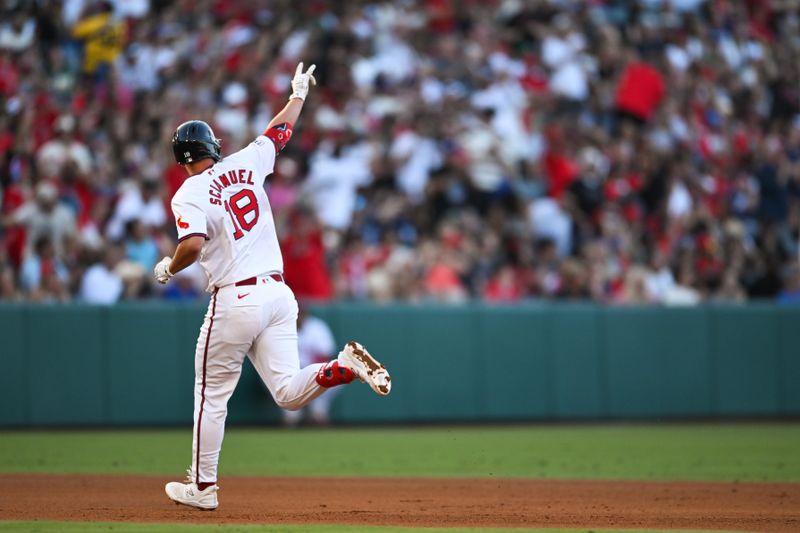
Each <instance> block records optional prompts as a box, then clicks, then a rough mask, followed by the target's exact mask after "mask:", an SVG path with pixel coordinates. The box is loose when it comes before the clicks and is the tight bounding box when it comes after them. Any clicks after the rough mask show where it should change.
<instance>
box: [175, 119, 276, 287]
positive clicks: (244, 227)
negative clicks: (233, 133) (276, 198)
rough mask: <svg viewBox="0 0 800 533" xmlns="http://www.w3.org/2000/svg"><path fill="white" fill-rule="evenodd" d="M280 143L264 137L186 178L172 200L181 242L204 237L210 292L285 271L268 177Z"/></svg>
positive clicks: (203, 263)
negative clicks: (268, 190)
mask: <svg viewBox="0 0 800 533" xmlns="http://www.w3.org/2000/svg"><path fill="white" fill-rule="evenodd" d="M275 156H276V150H275V144H273V142H272V140H270V139H269V138H268V137H265V136H263V135H260V136H258V137H257V138H256V140H255V141H253V142H252V143H250V144H249V145H248V146H247V147H246V148H244V149H242V150H240V151H238V152H236V153H234V154H231V155H229V156H228V157H226V158H224V159H223V160H221V161H219V162H218V163H216V164H215V165H214V166H212V167H211V168H209V169H207V170H204V171H203V172H202V173H200V174H196V175H194V176H191V177H189V178H187V179H186V181H184V182H183V185H181V187H180V189H178V192H176V193H175V196H174V197H173V198H172V212H173V214H174V215H175V222H176V224H177V226H178V240H179V241H182V240H183V239H186V238H188V237H192V236H203V237H205V238H206V242H205V244H204V245H203V248H202V250H201V251H200V265H201V266H202V267H203V270H205V272H206V275H207V276H208V289H207V290H208V291H209V292H213V290H214V288H215V287H223V286H225V285H230V284H231V283H235V282H237V281H241V280H244V279H247V278H251V277H253V276H258V275H259V274H265V273H267V272H281V273H282V272H283V257H282V256H281V250H280V247H279V246H278V236H277V234H276V233H275V221H274V220H273V218H272V209H271V208H270V205H269V199H268V198H267V193H266V191H265V190H264V179H265V178H266V177H267V176H268V175H269V174H271V173H272V170H273V167H274V166H275Z"/></svg>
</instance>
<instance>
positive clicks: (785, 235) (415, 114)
mask: <svg viewBox="0 0 800 533" xmlns="http://www.w3.org/2000/svg"><path fill="white" fill-rule="evenodd" d="M0 13H2V17H0V21H1V22H0V191H1V192H2V208H1V210H0V300H6V301H9V300H11V301H13V300H36V301H66V300H82V301H87V302H95V303H112V302H115V301H118V300H120V299H136V298H168V299H194V298H198V297H200V296H201V294H202V293H203V290H204V288H205V283H204V280H203V279H202V274H201V273H200V272H199V271H198V270H199V269H197V268H193V269H190V270H188V271H187V272H186V273H185V274H183V273H182V274H181V275H180V276H178V277H177V278H176V279H175V280H174V281H175V282H174V283H170V284H169V285H167V287H166V289H163V288H161V287H157V286H156V285H155V284H154V283H153V282H152V275H151V272H152V268H153V265H154V264H155V263H156V262H157V261H158V259H160V257H161V256H163V255H170V254H171V253H172V251H173V250H174V246H175V229H174V220H173V218H172V214H171V213H170V210H169V199H170V198H171V197H172V195H173V193H174V192H175V191H176V190H177V188H178V187H179V186H180V184H181V182H182V180H183V178H184V176H185V174H184V172H183V170H182V169H181V168H180V167H178V166H177V165H176V164H175V163H174V161H173V159H172V156H171V150H170V146H169V141H170V138H171V134H172V132H173V131H174V128H175V127H176V125H177V124H179V123H181V122H183V121H185V120H188V119H190V118H199V119H203V120H206V121H208V122H209V123H210V124H212V126H213V127H214V128H215V132H216V133H217V135H218V136H219V137H222V139H223V150H224V151H225V152H228V153H229V152H231V151H234V150H237V149H239V148H241V147H243V146H245V145H246V144H247V143H248V142H249V141H250V140H251V139H252V138H253V137H254V136H255V135H258V134H259V133H260V132H261V131H262V130H263V128H264V127H265V125H266V124H267V122H268V121H269V119H270V118H271V116H272V115H273V114H274V113H275V112H277V111H278V110H279V109H280V107H282V105H283V104H284V102H285V101H286V99H287V97H288V94H289V92H290V88H289V81H290V76H291V73H292V72H293V71H294V67H295V65H296V64H297V62H298V61H304V62H305V63H306V65H309V64H311V63H315V64H316V65H317V71H316V75H317V80H318V82H319V84H318V86H317V88H316V89H315V90H313V91H312V94H311V96H310V97H309V99H308V100H307V103H306V106H305V109H304V112H303V115H302V117H301V119H300V122H299V124H298V125H297V126H296V128H295V137H294V138H293V140H292V141H291V143H290V144H289V145H288V147H287V148H286V150H285V151H284V152H283V153H282V154H281V155H280V156H279V158H278V161H277V164H276V169H275V174H274V175H273V176H271V177H270V178H269V180H268V194H269V196H270V199H271V203H272V207H273V211H274V214H275V217H276V222H277V224H278V228H279V234H280V238H281V246H282V249H283V253H284V261H285V271H286V277H287V281H288V283H289V284H290V285H291V286H292V287H293V289H294V290H295V292H296V293H297V295H298V297H301V298H305V299H318V300H329V299H370V300H376V301H398V300H399V301H445V302H459V301H465V300H468V299H473V298H474V299H482V300H485V301H491V302H515V301H521V300H531V299H579V300H593V301H596V302H601V303H610V304H617V303H619V304H639V303H661V304H667V305H672V304H674V305H691V304H695V303H699V302H705V301H714V302H717V301H719V302H742V301H745V300H750V299H758V298H766V299H772V300H778V301H781V302H785V303H792V302H793V303H800V266H799V264H798V256H799V255H800V250H799V249H798V248H799V242H800V83H798V80H800V61H799V60H798V58H799V57H800V3H798V2H795V1H791V0H772V1H769V0H763V1H759V0H750V1H747V0H745V1H733V0H718V1H703V0H671V1H670V0H639V1H635V0H633V1H620V0H616V1H615V0H605V1H604V0H587V1H576V0H573V1H570V0H560V1H559V0H551V1H546V0H541V1H536V0H527V1H526V0H394V1H379V0H348V1H347V2H325V1H322V0H305V1H289V0H275V1H257V0H174V1H149V0H116V1H105V2H97V1H92V0H61V1H58V0H28V1H14V0H3V1H0Z"/></svg>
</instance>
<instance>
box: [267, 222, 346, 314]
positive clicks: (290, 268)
mask: <svg viewBox="0 0 800 533" xmlns="http://www.w3.org/2000/svg"><path fill="white" fill-rule="evenodd" d="M290 220H291V223H290V225H289V227H290V228H291V231H289V232H288V233H287V234H286V236H284V238H283V239H281V243H280V245H281V253H282V254H283V268H284V278H285V279H286V284H287V285H289V287H291V289H292V291H294V293H295V294H296V295H297V298H298V299H306V300H316V301H324V300H329V299H330V298H331V296H332V295H333V288H332V285H331V278H330V274H329V273H328V268H327V266H326V264H325V246H324V245H323V243H322V230H321V228H320V227H319V224H318V223H317V222H316V220H315V219H314V217H313V215H312V214H310V213H306V212H302V211H296V212H295V213H293V214H292V215H291V216H290Z"/></svg>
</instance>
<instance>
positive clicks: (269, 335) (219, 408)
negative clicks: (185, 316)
mask: <svg viewBox="0 0 800 533" xmlns="http://www.w3.org/2000/svg"><path fill="white" fill-rule="evenodd" d="M245 356H247V357H249V358H250V361H252V363H253V366H254V367H255V369H256V371H257V372H258V375H259V376H261V379H262V380H263V381H264V384H265V385H266V386H267V388H268V389H269V392H270V393H271V394H272V397H273V398H274V399H275V402H276V403H277V404H278V406H280V407H281V408H283V409H300V408H301V407H303V406H305V405H306V404H308V403H309V402H310V401H311V400H313V399H314V398H316V397H317V396H319V395H320V394H322V392H323V391H324V390H325V389H324V388H323V387H320V386H319V385H318V384H317V382H316V376H317V372H318V371H319V368H320V367H321V366H323V365H322V364H313V365H310V366H307V367H305V368H303V369H301V368H300V359H299V356H298V353H297V301H296V300H295V298H294V294H293V293H292V290H291V289H290V288H289V287H288V286H287V285H286V284H284V283H282V282H280V281H276V280H274V279H272V278H270V277H266V276H260V277H258V278H257V280H256V284H255V285H246V286H240V287H237V286H235V285H227V286H225V287H220V288H218V289H217V290H216V291H215V292H214V294H213V296H212V297H211V301H210V302H209V304H208V312H207V313H206V317H205V321H204V322H203V326H202V327H201V328H200V336H199V337H198V339H197V350H196V352H195V384H194V438H193V443H192V476H193V481H194V482H195V483H203V482H215V481H216V480H217V464H218V463H219V452H220V448H221V447H222V438H223V436H224V434H225V417H226V416H227V414H228V400H229V399H230V397H231V395H232V394H233V391H234V389H235V388H236V384H237V383H238V382H239V376H240V375H241V372H242V364H243V363H244V358H245Z"/></svg>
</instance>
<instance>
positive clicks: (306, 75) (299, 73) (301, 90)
mask: <svg viewBox="0 0 800 533" xmlns="http://www.w3.org/2000/svg"><path fill="white" fill-rule="evenodd" d="M315 68H317V66H316V65H311V66H310V67H308V70H307V71H306V72H303V62H302V61H301V62H300V63H299V64H298V65H297V70H295V71H294V78H292V96H290V97H289V99H290V100H291V99H292V98H299V99H301V100H303V101H305V99H306V95H308V89H309V87H310V86H311V85H316V84H317V80H316V79H315V78H314V69H315Z"/></svg>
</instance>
